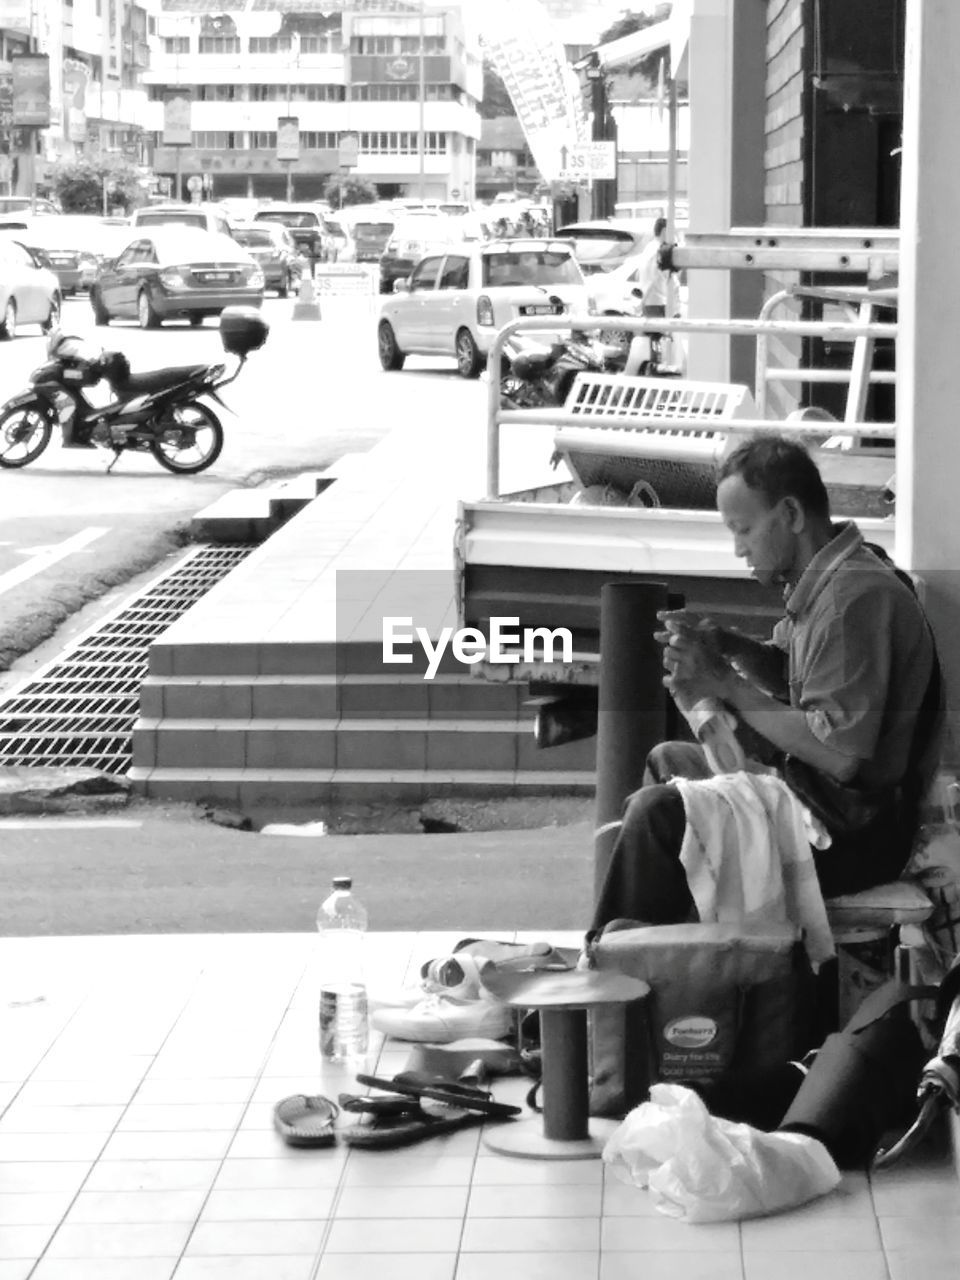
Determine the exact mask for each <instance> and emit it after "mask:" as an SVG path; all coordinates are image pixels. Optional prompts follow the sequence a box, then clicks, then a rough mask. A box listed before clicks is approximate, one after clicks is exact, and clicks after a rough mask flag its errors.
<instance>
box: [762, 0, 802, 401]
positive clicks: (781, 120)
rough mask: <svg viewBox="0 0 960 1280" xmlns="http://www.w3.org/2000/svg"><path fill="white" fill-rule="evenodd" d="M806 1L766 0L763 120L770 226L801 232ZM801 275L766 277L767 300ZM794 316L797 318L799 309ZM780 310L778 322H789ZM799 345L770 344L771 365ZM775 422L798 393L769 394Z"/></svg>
mask: <svg viewBox="0 0 960 1280" xmlns="http://www.w3.org/2000/svg"><path fill="white" fill-rule="evenodd" d="M806 2H807V0H767V109H766V120H765V127H764V133H765V153H764V169H765V172H766V182H765V189H764V201H765V204H766V223H767V226H788V227H800V226H803V221H804V217H803V208H804V187H803V184H804V165H803V131H804V108H805V100H804V89H805V82H806V77H805V63H806V59H805V48H804V44H805V25H804V9H805V4H806ZM799 278H800V275H799V272H768V273H767V280H766V290H765V293H766V296H767V297H769V296H770V295H771V294H773V293H775V292H777V291H778V290H779V289H782V288H784V287H785V286H786V285H788V284H793V283H796V282H797V281H799ZM795 314H796V315H797V316H798V317H799V308H797V309H796V312H795ZM790 315H791V312H790V311H788V310H787V308H782V309H781V310H780V311H779V312H778V313H777V316H776V317H775V318H779V319H782V320H785V319H788V318H789V317H790ZM800 348H801V343H800V340H799V339H796V340H793V341H791V340H789V339H788V340H786V341H781V340H778V339H773V340H772V341H771V343H770V364H771V365H773V366H794V365H797V364H799V363H800ZM769 397H770V401H769V407H770V412H771V414H772V416H774V417H781V416H784V415H786V414H787V413H789V412H790V410H791V409H793V408H795V407H796V405H797V402H798V398H797V393H796V387H795V385H791V384H790V383H783V384H778V383H772V384H771V385H770V389H769Z"/></svg>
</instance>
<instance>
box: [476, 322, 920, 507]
mask: <svg viewBox="0 0 960 1280" xmlns="http://www.w3.org/2000/svg"><path fill="white" fill-rule="evenodd" d="M558 329H562V330H567V331H574V330H576V331H578V332H582V331H593V332H599V333H601V334H602V333H605V332H607V331H610V330H616V331H618V332H621V333H622V332H628V333H636V334H644V333H669V334H683V333H705V334H715V335H727V336H742V337H753V338H757V339H769V338H773V337H800V338H822V339H824V340H825V341H831V340H832V341H835V342H840V341H846V342H849V341H850V340H851V339H852V340H854V341H856V340H857V339H868V340H869V341H871V342H873V341H876V340H877V339H881V338H883V339H888V340H895V339H896V337H897V326H896V325H895V324H879V323H876V322H873V323H864V322H862V321H857V322H855V323H850V322H840V321H828V320H682V319H668V318H666V317H663V316H648V317H643V318H633V317H627V316H570V315H563V316H528V317H524V318H523V319H520V320H512V321H511V322H510V323H509V324H507V325H505V326H504V327H503V328H502V329H501V330H499V332H498V333H497V335H496V337H495V338H494V341H493V346H492V347H491V348H490V351H489V353H488V355H487V379H488V384H487V450H486V496H487V498H498V497H499V496H500V428H501V426H505V425H513V424H518V425H523V424H530V425H534V424H540V425H544V424H546V425H555V426H558V427H559V426H578V427H585V426H590V425H593V424H591V421H590V418H589V415H585V414H577V415H573V414H570V413H567V412H566V410H565V406H563V405H557V406H556V407H551V408H548V409H503V408H501V406H500V376H501V375H500V366H501V361H502V358H503V350H504V346H505V344H506V343H507V341H508V340H509V339H510V338H511V337H513V335H514V334H516V333H555V332H556V331H557V330H558ZM809 372H811V371H810V370H801V371H799V374H806V373H809ZM812 372H814V373H815V374H816V375H817V376H816V377H814V378H807V377H803V378H800V376H799V374H798V379H799V380H801V381H811V382H812V381H824V382H826V381H835V382H840V383H842V382H849V381H851V377H852V376H853V375H856V376H857V377H860V378H861V379H862V381H863V382H864V384H865V383H866V376H865V375H866V373H867V372H869V371H866V370H864V369H859V370H857V369H854V370H842V369H838V370H833V369H827V370H814V371H812ZM821 374H829V375H830V377H829V378H827V377H821V376H820V375H821ZM623 376H627V375H623ZM764 385H765V383H764ZM758 390H759V387H758ZM856 402H857V403H858V404H859V403H861V402H862V397H861V396H858V397H857V399H856ZM595 425H598V426H606V425H609V424H608V423H606V422H603V421H598V422H597V423H596V424H595ZM636 425H637V426H638V427H649V428H650V429H652V430H656V428H657V426H658V425H659V424H658V422H657V421H651V422H649V423H648V422H646V421H645V420H643V419H639V418H638V419H637V423H636ZM825 425H827V424H824V423H823V422H791V423H790V424H789V431H790V434H791V435H793V436H798V437H803V436H810V437H822V436H823V434H824V427H825ZM717 427H718V429H719V430H722V431H724V432H727V431H736V432H741V433H742V432H751V433H753V432H759V431H772V430H782V429H783V428H784V423H783V421H782V420H780V419H769V418H764V417H759V418H756V419H748V418H736V419H723V420H722V422H718V424H717ZM836 434H842V435H845V436H846V435H850V436H854V437H860V438H874V439H877V438H889V437H890V436H891V435H894V434H895V426H894V424H892V423H889V422H879V423H878V422H862V421H847V420H845V421H844V422H843V423H842V424H841V423H838V424H837V432H836Z"/></svg>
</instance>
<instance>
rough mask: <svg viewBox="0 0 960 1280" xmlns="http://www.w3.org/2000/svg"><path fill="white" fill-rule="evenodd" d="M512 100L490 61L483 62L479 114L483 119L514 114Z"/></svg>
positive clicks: (493, 118) (494, 118)
mask: <svg viewBox="0 0 960 1280" xmlns="http://www.w3.org/2000/svg"><path fill="white" fill-rule="evenodd" d="M516 114H517V113H516V111H514V109H513V102H512V101H511V99H510V95H509V93H507V86H506V85H505V84H504V83H503V80H502V79H501V77H500V74H499V73H498V72H497V70H496V69H495V68H494V66H493V64H492V63H491V62H488V61H487V60H486V59H484V63H483V98H482V100H481V102H480V115H481V116H482V117H483V119H484V120H497V119H499V118H500V117H501V116H515V115H516Z"/></svg>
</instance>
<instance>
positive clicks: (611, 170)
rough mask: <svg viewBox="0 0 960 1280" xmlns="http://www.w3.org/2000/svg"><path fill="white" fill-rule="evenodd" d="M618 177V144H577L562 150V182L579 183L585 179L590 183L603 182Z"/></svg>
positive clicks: (560, 176)
mask: <svg viewBox="0 0 960 1280" xmlns="http://www.w3.org/2000/svg"><path fill="white" fill-rule="evenodd" d="M616 176H617V144H616V143H615V142H611V141H605V142H577V143H574V144H573V145H572V146H569V147H561V148H560V174H559V178H558V181H560V182H577V181H579V180H580V179H581V178H585V179H587V180H588V181H590V182H596V181H597V180H600V181H603V180H604V179H608V178H615V177H616Z"/></svg>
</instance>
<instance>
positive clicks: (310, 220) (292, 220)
mask: <svg viewBox="0 0 960 1280" xmlns="http://www.w3.org/2000/svg"><path fill="white" fill-rule="evenodd" d="M256 220H257V222H279V223H280V224H281V225H282V226H284V227H319V225H320V219H319V218H318V217H317V215H316V214H315V213H293V212H292V211H291V210H289V209H271V210H269V212H261V213H258V214H257V218H256Z"/></svg>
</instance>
